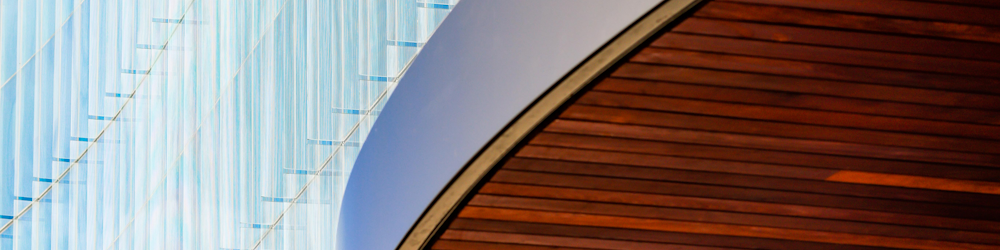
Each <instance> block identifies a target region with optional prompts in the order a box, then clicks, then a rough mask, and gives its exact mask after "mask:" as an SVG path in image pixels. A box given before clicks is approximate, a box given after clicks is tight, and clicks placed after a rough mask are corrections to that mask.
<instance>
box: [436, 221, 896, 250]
mask: <svg viewBox="0 0 1000 250" xmlns="http://www.w3.org/2000/svg"><path fill="white" fill-rule="evenodd" d="M451 226H452V227H451V228H455V229H465V230H471V231H486V232H511V233H520V234H533V235H559V236H575V237H585V238H599V239H617V240H630V241H644V242H676V243H681V244H688V245H698V246H717V247H735V248H741V249H781V250H792V249H817V250H832V249H836V250H875V249H887V248H879V247H865V246H852V245H839V244H827V243H816V242H803V241H782V240H772V239H764V238H750V237H733V236H718V235H706V234H687V233H674V232H659V231H648V230H630V229H618V228H606V227H601V228H598V227H585V226H565V225H555V224H539V223H523V222H509V221H492V220H476V219H461V218H459V219H457V220H455V222H454V223H453V224H452V225H451Z"/></svg>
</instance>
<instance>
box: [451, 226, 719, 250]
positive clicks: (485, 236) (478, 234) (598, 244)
mask: <svg viewBox="0 0 1000 250" xmlns="http://www.w3.org/2000/svg"><path fill="white" fill-rule="evenodd" d="M441 239H446V240H463V241H480V242H494V243H507V244H526V245H539V246H551V247H570V248H591V249H672V250H726V249H736V248H718V247H704V246H690V245H677V244H660V243H647V242H637V241H619V240H604V239H588V238H578V237H559V236H544V235H529V234H512V233H496V232H482V231H466V230H454V229H452V230H448V231H445V232H444V234H442V235H441Z"/></svg>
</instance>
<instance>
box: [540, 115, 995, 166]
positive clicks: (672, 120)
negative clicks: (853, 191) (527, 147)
mask: <svg viewBox="0 0 1000 250" xmlns="http://www.w3.org/2000/svg"><path fill="white" fill-rule="evenodd" d="M559 117H560V118H562V119H574V120H587V121H598V122H609V123H620V124H634V125H647V126H659V127H669V128H682V129H694V130H704V131H718V132H727V133H740V134H750V135H762V136H774V137H786V138H799V139H812V140H824V141H839V142H848V143H859V144H870V145H884V146H899V147H913V148H925V149H936V150H951V151H958V152H975V153H988V154H997V153H1000V142H996V141H984V140H975V139H965V138H953V137H942V136H927V135H916V134H905V133H893V132H882V131H871V130H861V129H849V128H839V127H824V126H815V125H801V124H790V123H781V122H771V121H757V120H747V119H734V118H724V117H714V116H702V115H690V114H680V113H665V112H650V111H643V110H632V109H619V108H608V107H598V106H586V105H573V106H570V107H569V108H568V109H566V111H564V112H563V113H562V114H560V116H559ZM817 131H822V133H817Z"/></svg>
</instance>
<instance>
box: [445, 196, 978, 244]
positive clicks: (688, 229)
mask: <svg viewBox="0 0 1000 250" xmlns="http://www.w3.org/2000/svg"><path fill="white" fill-rule="evenodd" d="M459 218H473V219H505V220H511V221H522V222H535V223H551V224H561V225H579V226H603V227H613V228H629V229H644V230H654V231H667V232H685V233H705V234H715V235H731V236H746V237H760V238H770V239H785V240H802V241H814V242H826V243H840V244H843V243H848V244H854V245H863V246H876V247H896V248H908V249H928V250H939V249H941V250H943V249H996V248H995V247H994V246H989V245H982V244H971V243H959V242H947V241H934V240H924V239H906V238H895V237H881V236H870V235H856V234H846V233H831V232H820V231H807V230H796V229H779V228H770V227H758V226H740V225H727V224H711V223H700V222H685V221H672V220H658V219H643V218H627V217H618V216H601V215H586V214H574V213H557V212H542V211H531V210H518V209H499V208H484V207H474V206H468V207H466V208H465V209H463V210H462V212H461V213H460V214H459Z"/></svg>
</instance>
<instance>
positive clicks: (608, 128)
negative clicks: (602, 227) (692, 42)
mask: <svg viewBox="0 0 1000 250" xmlns="http://www.w3.org/2000/svg"><path fill="white" fill-rule="evenodd" d="M544 131H549V132H558V133H569V134H580V135H596V136H605V137H616V138H626V139H640V140H651V141H662V142H672V143H688V144H699V145H711V146H724V147H736V148H750V149H764V150H775V151H785V152H799V153H814V154H824V155H839V156H856V157H864V158H876V159H886V160H904V161H918V162H929V163H944V164H959V165H969V166H982V167H1000V156H997V155H986V154H972V153H962V152H947V151H937V150H925V149H913V148H901V147H886V146H874V145H863V144H851V143H842V142H827V141H816V140H802V139H789V138H778V137H770V136H756V135H741V134H731V133H718V132H705V131H695V130H686V129H672V128H662V127H650V126H635V125H622V124H614V123H600V122H587V121H573V120H561V119H559V120H555V121H553V122H552V123H551V124H549V125H548V126H547V127H545V129H544Z"/></svg>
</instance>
